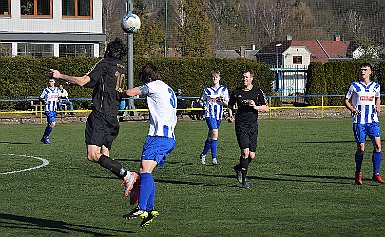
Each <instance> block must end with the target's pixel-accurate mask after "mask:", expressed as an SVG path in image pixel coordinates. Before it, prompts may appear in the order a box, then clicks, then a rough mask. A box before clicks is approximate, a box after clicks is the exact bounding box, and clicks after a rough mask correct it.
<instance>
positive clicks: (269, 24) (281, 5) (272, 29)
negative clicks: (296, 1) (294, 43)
mask: <svg viewBox="0 0 385 237" xmlns="http://www.w3.org/2000/svg"><path fill="white" fill-rule="evenodd" d="M255 3H257V1H256V2H255ZM255 7H256V8H254V9H255V11H256V14H257V17H258V20H259V22H261V23H262V28H263V30H264V31H265V33H266V34H267V36H268V38H269V40H270V41H276V40H278V39H279V38H281V37H283V36H284V30H285V27H286V26H287V24H288V21H289V19H290V14H291V12H290V7H289V5H288V4H287V3H286V1H284V0H279V1H271V0H259V6H255Z"/></svg>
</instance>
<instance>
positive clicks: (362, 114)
mask: <svg viewBox="0 0 385 237" xmlns="http://www.w3.org/2000/svg"><path fill="white" fill-rule="evenodd" d="M360 67H361V68H360V81H358V82H353V83H352V84H351V85H350V87H349V90H348V92H347V93H346V96H345V99H344V103H345V106H346V108H347V109H349V110H350V111H351V113H352V116H353V132H354V138H355V139H356V143H357V151H356V154H355V161H356V173H355V183H356V184H357V185H361V184H362V168H361V166H362V161H363V159H364V151H365V139H366V136H369V138H370V139H371V141H372V143H373V147H374V149H373V154H372V162H373V177H372V180H373V181H375V182H378V183H384V180H383V179H382V177H381V175H380V167H381V160H382V152H381V138H380V135H381V133H380V124H379V123H378V114H379V113H380V111H381V109H380V105H381V100H380V85H379V84H378V83H376V82H374V81H371V80H370V76H371V74H372V66H371V65H370V64H369V63H363V64H361V65H360ZM350 101H351V102H352V103H350Z"/></svg>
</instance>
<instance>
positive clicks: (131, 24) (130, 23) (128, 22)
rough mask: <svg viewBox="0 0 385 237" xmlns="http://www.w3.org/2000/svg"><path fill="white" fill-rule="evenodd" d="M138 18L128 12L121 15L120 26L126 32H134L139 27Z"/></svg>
mask: <svg viewBox="0 0 385 237" xmlns="http://www.w3.org/2000/svg"><path fill="white" fill-rule="evenodd" d="M140 25H141V22H140V18H139V17H138V16H137V15H135V14H133V13H129V14H126V15H124V16H123V17H122V20H121V22H120V26H121V27H122V29H123V31H124V32H126V33H135V32H137V31H138V30H139V29H140Z"/></svg>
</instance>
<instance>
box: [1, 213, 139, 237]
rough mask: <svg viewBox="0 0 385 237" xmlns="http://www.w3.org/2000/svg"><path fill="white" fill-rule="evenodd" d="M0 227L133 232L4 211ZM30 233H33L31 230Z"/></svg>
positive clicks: (96, 233) (53, 230)
mask: <svg viewBox="0 0 385 237" xmlns="http://www.w3.org/2000/svg"><path fill="white" fill-rule="evenodd" d="M0 228H9V229H24V230H29V231H36V230H41V231H48V232H54V233H55V232H57V233H64V234H71V233H72V232H76V233H78V234H79V235H82V234H90V235H92V236H114V235H112V234H104V233H100V232H103V231H112V232H118V233H119V235H122V234H128V233H134V232H131V231H122V230H114V229H108V228H100V227H95V226H86V225H76V224H70V223H67V222H64V221H55V220H47V219H40V218H34V217H28V216H18V215H12V214H6V213H0ZM3 231H4V230H3ZM3 233H4V232H3ZM31 234H32V235H33V232H32V233H31ZM35 234H37V233H35ZM40 234H42V233H40ZM40 234H38V235H40ZM52 234H53V233H52ZM72 234H73V233H72ZM53 235H54V234H53Z"/></svg>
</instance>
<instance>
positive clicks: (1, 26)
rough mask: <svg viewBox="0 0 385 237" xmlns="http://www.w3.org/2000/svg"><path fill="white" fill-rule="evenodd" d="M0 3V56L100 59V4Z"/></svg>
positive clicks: (75, 0)
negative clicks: (85, 57)
mask: <svg viewBox="0 0 385 237" xmlns="http://www.w3.org/2000/svg"><path fill="white" fill-rule="evenodd" d="M1 1H2V3H1V5H0V56H18V55H31V56H55V57H69V56H91V57H99V56H100V55H99V54H100V53H99V48H100V45H101V44H104V43H105V41H106V35H105V33H103V27H102V4H103V3H102V1H101V0H96V1H94V0H44V1H43V0H28V1H27V0H26V1H23V0H12V1H11V0H1Z"/></svg>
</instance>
